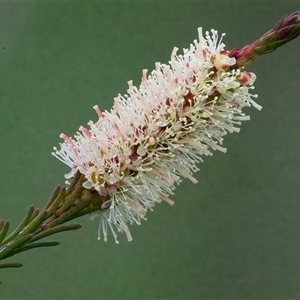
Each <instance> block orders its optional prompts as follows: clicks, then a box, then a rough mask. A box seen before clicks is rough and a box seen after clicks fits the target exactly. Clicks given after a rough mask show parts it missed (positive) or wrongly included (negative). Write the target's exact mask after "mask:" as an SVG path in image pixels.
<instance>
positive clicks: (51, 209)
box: [46, 187, 66, 217]
mask: <svg viewBox="0 0 300 300" xmlns="http://www.w3.org/2000/svg"><path fill="white" fill-rule="evenodd" d="M65 197H66V188H65V187H63V188H62V189H61V190H60V192H59V195H58V196H57V198H56V199H54V201H53V202H52V203H51V205H50V206H49V207H47V208H46V211H47V217H49V216H50V215H51V214H53V212H54V211H55V210H56V209H57V207H58V206H59V204H60V203H61V202H62V199H64V198H65Z"/></svg>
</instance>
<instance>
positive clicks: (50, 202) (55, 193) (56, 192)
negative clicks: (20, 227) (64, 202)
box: [45, 185, 61, 210]
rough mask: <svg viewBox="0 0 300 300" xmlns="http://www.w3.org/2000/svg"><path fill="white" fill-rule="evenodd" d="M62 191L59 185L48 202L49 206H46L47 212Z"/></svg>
mask: <svg viewBox="0 0 300 300" xmlns="http://www.w3.org/2000/svg"><path fill="white" fill-rule="evenodd" d="M60 190H61V188H60V186H59V185H58V186H57V187H56V188H55V189H54V191H53V193H52V195H51V197H50V199H49V200H48V202H47V204H46V206H45V210H46V209H47V208H49V207H50V205H51V204H52V203H53V201H54V200H55V199H56V198H57V197H58V195H59V193H60Z"/></svg>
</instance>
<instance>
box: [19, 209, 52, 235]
mask: <svg viewBox="0 0 300 300" xmlns="http://www.w3.org/2000/svg"><path fill="white" fill-rule="evenodd" d="M46 216H47V212H46V211H43V210H42V211H41V212H40V213H39V214H38V215H37V216H36V217H35V218H34V219H33V220H32V221H31V222H30V223H29V224H28V225H27V226H26V227H25V228H24V229H23V230H22V231H21V232H20V235H25V234H27V233H29V232H34V231H35V230H36V229H37V228H38V227H39V225H41V224H42V222H43V221H45V219H46Z"/></svg>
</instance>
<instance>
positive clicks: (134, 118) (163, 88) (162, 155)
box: [53, 28, 261, 242]
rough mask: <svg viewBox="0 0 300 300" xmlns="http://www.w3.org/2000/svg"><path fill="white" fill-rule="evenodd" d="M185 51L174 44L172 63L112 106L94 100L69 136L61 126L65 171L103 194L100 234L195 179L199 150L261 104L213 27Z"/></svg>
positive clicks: (121, 227)
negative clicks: (89, 114) (88, 117)
mask: <svg viewBox="0 0 300 300" xmlns="http://www.w3.org/2000/svg"><path fill="white" fill-rule="evenodd" d="M198 31H199V40H198V41H197V40H195V41H194V43H193V44H192V45H190V47H189V49H184V50H183V54H177V50H178V49H177V48H174V50H173V52H172V54H171V60H170V61H169V64H168V65H166V64H160V63H156V64H155V69H154V70H153V71H152V72H151V74H150V75H149V76H147V70H143V75H142V83H141V84H140V86H139V87H135V86H133V84H132V82H131V81H130V82H128V85H129V89H128V91H127V94H125V95H124V96H122V95H118V97H116V98H115V100H114V107H113V109H112V110H111V111H105V112H101V110H100V108H99V107H98V106H94V109H95V110H96V112H97V114H98V116H99V120H98V121H97V122H95V123H93V122H92V121H90V122H89V123H88V125H89V127H90V128H89V129H86V128H84V127H82V126H81V127H80V128H79V132H77V133H76V135H75V136H74V137H73V138H70V137H68V136H66V135H64V134H61V137H62V138H63V139H64V142H63V143H62V144H61V145H60V149H59V150H58V149H56V148H54V150H55V151H54V152H53V155H54V156H56V157H57V158H58V159H59V160H61V161H62V162H64V163H65V164H67V165H68V166H69V167H71V172H70V173H69V174H67V175H66V178H72V177H73V176H74V174H75V173H76V172H77V171H79V172H80V173H82V174H83V175H84V176H85V178H86V181H85V183H84V187H85V188H86V189H89V190H92V191H97V192H98V193H99V195H100V198H101V199H102V206H101V210H100V211H99V212H98V213H97V215H99V216H100V226H99V231H98V238H99V239H100V236H101V235H102V234H103V236H104V240H106V239H107V231H108V229H110V230H111V232H112V233H113V235H114V238H115V241H116V242H118V241H117V234H116V232H115V231H121V232H122V231H123V232H125V233H126V234H127V238H128V240H131V239H132V238H131V235H130V232H129V229H128V223H129V224H133V223H136V224H140V221H141V220H142V219H144V218H145V214H146V212H147V210H148V209H150V210H151V209H152V208H153V206H154V204H155V203H157V202H161V201H162V200H164V201H166V202H168V203H169V204H171V205H172V204H173V201H172V200H171V199H169V195H172V194H173V190H174V189H175V185H176V184H179V183H180V182H181V178H182V177H184V178H188V179H190V180H191V181H192V182H194V183H196V182H197V180H196V179H195V178H194V177H193V173H194V172H196V171H198V170H199V169H198V167H197V163H199V162H201V161H202V156H204V155H212V150H219V151H222V152H226V149H225V148H223V147H222V142H223V136H224V135H225V134H226V133H227V132H230V133H231V132H239V127H238V126H239V125H240V123H241V122H240V121H243V120H249V116H246V115H245V114H244V113H243V112H242V108H243V107H245V106H254V107H256V108H257V109H261V107H260V106H259V105H258V104H257V103H256V102H255V101H254V100H253V98H256V97H257V95H253V94H251V93H250V91H251V90H252V89H253V86H252V84H253V82H254V81H255V78H256V76H255V75H254V74H253V73H249V72H244V71H242V70H241V69H240V68H236V67H234V65H235V62H236V61H235V59H234V58H230V57H229V55H228V52H227V51H225V50H224V46H225V45H224V44H223V43H222V41H221V40H222V38H221V40H219V39H218V34H217V31H215V30H211V34H209V33H208V32H207V33H206V35H205V37H204V36H203V35H202V30H201V28H199V30H198Z"/></svg>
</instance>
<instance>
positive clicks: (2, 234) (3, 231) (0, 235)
mask: <svg viewBox="0 0 300 300" xmlns="http://www.w3.org/2000/svg"><path fill="white" fill-rule="evenodd" d="M8 229H9V221H6V222H5V223H4V225H3V226H2V228H1V230H0V244H1V242H2V241H3V240H4V238H5V236H6V234H7V231H8Z"/></svg>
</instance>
